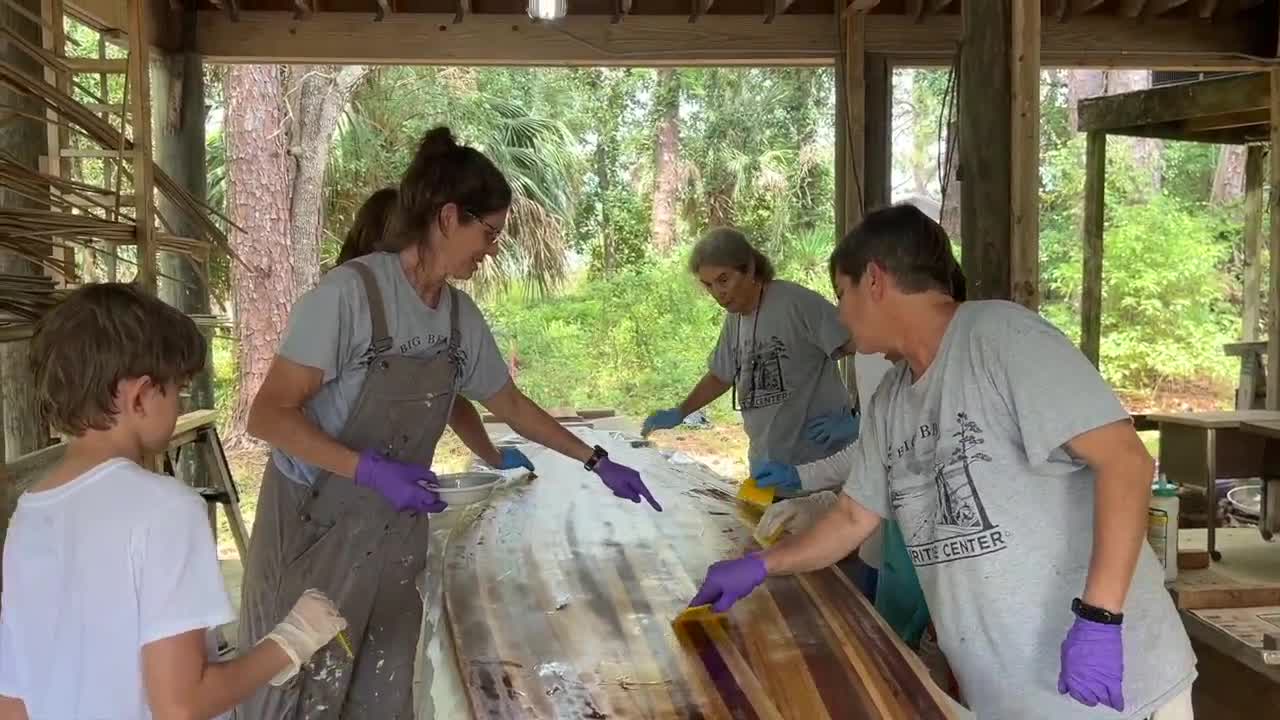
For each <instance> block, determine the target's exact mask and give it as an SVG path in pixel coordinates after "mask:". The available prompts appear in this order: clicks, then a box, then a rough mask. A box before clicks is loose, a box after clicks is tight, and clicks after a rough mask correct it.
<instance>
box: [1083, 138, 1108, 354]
mask: <svg viewBox="0 0 1280 720" xmlns="http://www.w3.org/2000/svg"><path fill="white" fill-rule="evenodd" d="M1084 173H1085V174H1084V225H1083V228H1082V233H1081V234H1082V235H1083V238H1082V239H1083V242H1084V282H1083V284H1082V289H1081V292H1080V350H1081V352H1083V353H1084V355H1085V357H1087V358H1089V361H1090V362H1092V363H1093V365H1094V367H1098V366H1099V353H1100V352H1101V346H1102V228H1103V220H1104V213H1105V210H1106V199H1107V198H1106V180H1107V135H1106V133H1103V132H1097V131H1094V132H1090V133H1089V134H1088V135H1086V136H1085V160H1084Z"/></svg>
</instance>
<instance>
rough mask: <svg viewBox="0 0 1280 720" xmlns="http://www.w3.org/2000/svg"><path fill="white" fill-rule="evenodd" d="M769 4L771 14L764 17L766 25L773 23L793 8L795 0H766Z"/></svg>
mask: <svg viewBox="0 0 1280 720" xmlns="http://www.w3.org/2000/svg"><path fill="white" fill-rule="evenodd" d="M765 2H767V3H769V14H768V15H765V16H764V21H765V24H768V23H771V22H773V19H774V18H776V17H777V16H779V15H782V14H783V13H785V12H786V11H787V8H789V7H791V3H793V2H795V0H765Z"/></svg>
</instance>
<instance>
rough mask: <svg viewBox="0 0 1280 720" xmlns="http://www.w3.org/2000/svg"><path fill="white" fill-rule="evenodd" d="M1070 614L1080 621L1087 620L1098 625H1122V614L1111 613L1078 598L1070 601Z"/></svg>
mask: <svg viewBox="0 0 1280 720" xmlns="http://www.w3.org/2000/svg"><path fill="white" fill-rule="evenodd" d="M1071 612H1073V613H1075V614H1076V617H1078V618H1080V619H1082V620H1088V621H1089V622H1095V623H1098V624H1100V625H1120V624H1123V623H1124V613H1117V612H1111V611H1110V610H1106V609H1104V608H1100V607H1097V606H1094V605H1090V604H1089V603H1087V602H1085V601H1083V600H1081V599H1080V598H1075V599H1074V600H1072V601H1071Z"/></svg>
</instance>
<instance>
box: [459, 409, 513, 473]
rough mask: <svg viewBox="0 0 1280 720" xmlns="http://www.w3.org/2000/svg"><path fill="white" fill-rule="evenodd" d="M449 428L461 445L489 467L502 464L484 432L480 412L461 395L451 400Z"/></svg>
mask: <svg viewBox="0 0 1280 720" xmlns="http://www.w3.org/2000/svg"><path fill="white" fill-rule="evenodd" d="M449 427H451V428H453V432H454V434H455V435H457V436H458V439H459V440H461V441H462V444H463V445H466V446H467V449H468V450H470V451H471V452H473V453H475V455H476V457H478V458H480V459H481V460H483V461H485V462H486V463H488V464H489V467H495V468H496V467H498V465H500V464H501V463H502V454H501V453H499V452H498V448H497V447H495V446H494V444H493V439H492V438H490V437H489V433H488V432H487V431H485V429H484V419H483V418H481V417H480V412H479V411H478V410H476V406H475V405H472V404H471V401H470V400H468V399H466V398H464V397H462V396H461V395H458V396H457V397H455V398H454V400H453V411H452V412H451V413H450V414H449Z"/></svg>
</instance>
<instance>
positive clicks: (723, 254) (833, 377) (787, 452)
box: [644, 228, 858, 496]
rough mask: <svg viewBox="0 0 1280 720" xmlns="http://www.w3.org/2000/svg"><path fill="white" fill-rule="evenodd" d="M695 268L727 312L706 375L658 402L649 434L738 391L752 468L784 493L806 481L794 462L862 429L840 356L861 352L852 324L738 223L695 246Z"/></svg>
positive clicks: (837, 445) (833, 448) (799, 490)
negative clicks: (667, 402) (661, 405)
mask: <svg viewBox="0 0 1280 720" xmlns="http://www.w3.org/2000/svg"><path fill="white" fill-rule="evenodd" d="M689 270H690V272H692V273H693V274H694V275H696V276H697V277H698V280H699V281H701V283H702V285H703V287H705V288H706V289H707V292H708V293H709V294H710V295H711V297H713V298H715V301H716V302H717V303H719V304H720V307H722V308H724V309H725V310H726V311H727V314H726V315H725V319H724V324H723V326H722V327H721V330H720V340H719V341H718V342H717V343H716V347H715V349H714V350H713V351H712V353H711V358H710V361H709V363H708V365H709V368H708V371H707V373H706V374H705V375H703V377H702V379H701V380H700V381H699V382H698V384H697V385H696V386H694V388H693V390H692V391H690V392H689V395H688V397H686V398H685V400H684V402H682V403H680V404H679V405H678V406H676V407H673V408H670V409H667V410H659V411H657V412H655V413H653V414H652V415H650V416H649V418H648V419H647V420H645V423H644V434H645V435H648V434H649V433H651V432H653V431H654V430H669V429H671V428H674V427H676V426H678V425H679V424H680V423H681V422H682V421H683V420H684V418H685V417H687V416H688V415H689V414H690V413H692V412H695V411H696V410H698V409H700V408H702V407H704V406H705V405H707V404H708V403H710V402H711V401H713V400H715V399H716V398H718V397H720V396H721V395H723V394H725V393H726V392H732V393H733V408H734V409H735V410H739V411H741V412H742V422H743V426H744V427H745V429H746V432H747V437H748V438H749V439H750V442H751V446H750V451H749V455H750V466H751V472H752V475H754V476H755V477H756V480H757V482H758V483H759V484H760V485H761V486H766V487H768V486H772V487H776V488H777V489H778V492H779V494H780V495H783V496H793V495H800V494H805V493H809V492H813V491H816V490H821V489H823V488H822V487H816V486H815V487H806V486H805V485H804V484H803V483H802V481H801V479H800V478H799V476H798V475H797V474H796V471H795V466H796V465H800V464H803V463H809V462H813V461H815V460H820V459H822V458H825V457H827V456H829V455H831V454H833V453H836V452H839V451H840V450H842V449H844V448H845V446H847V445H848V444H849V443H850V442H851V441H852V440H853V439H854V438H855V437H857V434H858V423H857V418H856V417H855V416H854V414H853V411H852V410H851V409H850V407H849V393H848V391H847V390H846V389H845V387H844V384H843V383H842V382H841V381H840V376H839V374H838V373H837V372H836V361H837V360H838V359H840V358H841V357H843V356H844V355H846V354H849V353H851V352H852V351H853V347H852V343H851V341H850V337H849V331H848V330H846V329H845V328H844V326H843V325H841V324H840V319H839V317H838V316H837V315H836V309H835V307H834V306H833V305H832V304H831V303H830V302H828V301H827V300H826V299H824V298H823V297H822V296H821V295H819V294H817V293H815V292H813V291H812V290H809V289H808V288H804V287H801V286H799V285H796V284H795V283H790V282H787V281H786V280H778V279H777V278H775V277H774V271H773V264H772V263H770V262H769V259H768V258H767V257H765V256H764V254H762V253H761V252H760V251H759V250H757V249H756V248H754V247H753V246H752V245H751V243H750V242H749V241H748V240H747V238H746V236H744V235H743V234H742V233H741V232H739V231H738V230H734V229H731V228H716V229H713V230H711V231H709V232H708V233H707V234H706V235H704V236H703V237H702V239H701V240H699V241H698V243H697V245H695V246H694V248H693V252H692V254H691V255H690V258H689Z"/></svg>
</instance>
